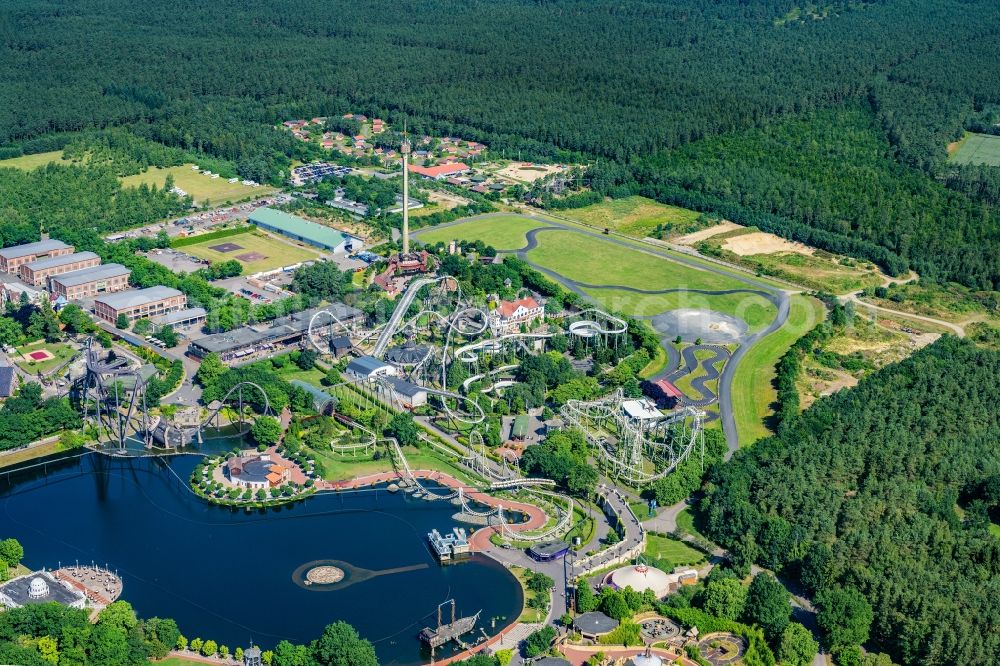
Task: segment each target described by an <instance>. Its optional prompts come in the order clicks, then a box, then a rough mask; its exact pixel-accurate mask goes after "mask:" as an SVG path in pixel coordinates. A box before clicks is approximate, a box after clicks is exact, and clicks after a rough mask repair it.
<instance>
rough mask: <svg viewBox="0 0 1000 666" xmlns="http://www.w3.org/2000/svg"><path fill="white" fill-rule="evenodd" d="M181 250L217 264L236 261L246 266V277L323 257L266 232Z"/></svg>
mask: <svg viewBox="0 0 1000 666" xmlns="http://www.w3.org/2000/svg"><path fill="white" fill-rule="evenodd" d="M180 251H182V252H185V253H187V254H190V255H193V256H195V257H198V258H199V259H207V260H208V261H211V262H213V263H217V262H222V261H229V260H230V259H235V260H236V261H238V262H240V263H241V264H243V273H244V274H251V273H259V272H260V271H269V270H273V269H275V268H281V267H282V266H288V265H290V264H297V263H299V262H302V261H309V260H311V259H316V258H317V257H318V256H319V254H318V253H317V252H315V251H314V250H311V249H309V248H306V247H303V246H299V245H293V244H292V243H290V242H288V241H285V240H283V239H281V238H278V237H276V236H272V235H270V234H266V233H264V232H262V231H254V232H250V233H245V234H239V235H236V236H230V237H227V238H216V239H213V240H206V241H202V242H201V243H195V244H193V245H185V246H184V247H183V248H180Z"/></svg>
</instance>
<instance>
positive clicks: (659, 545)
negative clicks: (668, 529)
mask: <svg viewBox="0 0 1000 666" xmlns="http://www.w3.org/2000/svg"><path fill="white" fill-rule="evenodd" d="M643 555H645V557H646V559H648V560H649V561H650V563H652V562H653V561H656V562H657V563H658V566H660V567H662V568H664V569H665V570H667V571H670V570H671V569H673V568H674V567H678V566H688V565H694V564H699V563H701V562H703V561H704V560H705V556H704V555H703V554H702V553H701V552H700V551H698V550H695V549H694V548H692V547H691V546H689V545H687V544H686V543H684V542H683V541H678V540H677V539H671V538H670V537H663V536H659V535H656V534H647V535H646V550H645V552H644V553H643Z"/></svg>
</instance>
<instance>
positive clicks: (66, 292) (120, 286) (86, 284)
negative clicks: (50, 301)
mask: <svg viewBox="0 0 1000 666" xmlns="http://www.w3.org/2000/svg"><path fill="white" fill-rule="evenodd" d="M131 273H132V271H131V270H129V269H128V268H125V267H124V266H122V265H121V264H104V265H103V266H96V267H94V268H85V269H83V270H80V271H73V272H71V273H63V274H62V275H56V276H55V277H50V278H49V291H51V292H52V295H53V296H55V297H56V298H59V297H60V296H62V297H63V298H65V299H66V300H67V301H72V300H76V299H79V298H91V297H93V296H97V295H98V294H110V293H113V292H116V291H122V290H124V289H128V276H129V275H131Z"/></svg>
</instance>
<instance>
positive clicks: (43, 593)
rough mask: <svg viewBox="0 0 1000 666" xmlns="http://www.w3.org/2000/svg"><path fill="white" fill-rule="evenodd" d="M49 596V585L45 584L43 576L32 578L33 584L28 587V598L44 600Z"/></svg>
mask: <svg viewBox="0 0 1000 666" xmlns="http://www.w3.org/2000/svg"><path fill="white" fill-rule="evenodd" d="M47 596H49V584H48V583H46V582H45V579H44V578H42V577H41V576H36V577H35V578H32V579H31V584H30V585H29V586H28V598H29V599H44V598H45V597H47Z"/></svg>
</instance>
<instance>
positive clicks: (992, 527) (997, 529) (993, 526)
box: [989, 523, 1000, 539]
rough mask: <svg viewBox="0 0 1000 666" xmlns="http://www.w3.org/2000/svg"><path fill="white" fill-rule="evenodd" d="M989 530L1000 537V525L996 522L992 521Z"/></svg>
mask: <svg viewBox="0 0 1000 666" xmlns="http://www.w3.org/2000/svg"><path fill="white" fill-rule="evenodd" d="M989 530H990V534H992V535H993V536H995V537H996V538H998V539H1000V525H997V524H996V523H990V527H989Z"/></svg>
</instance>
